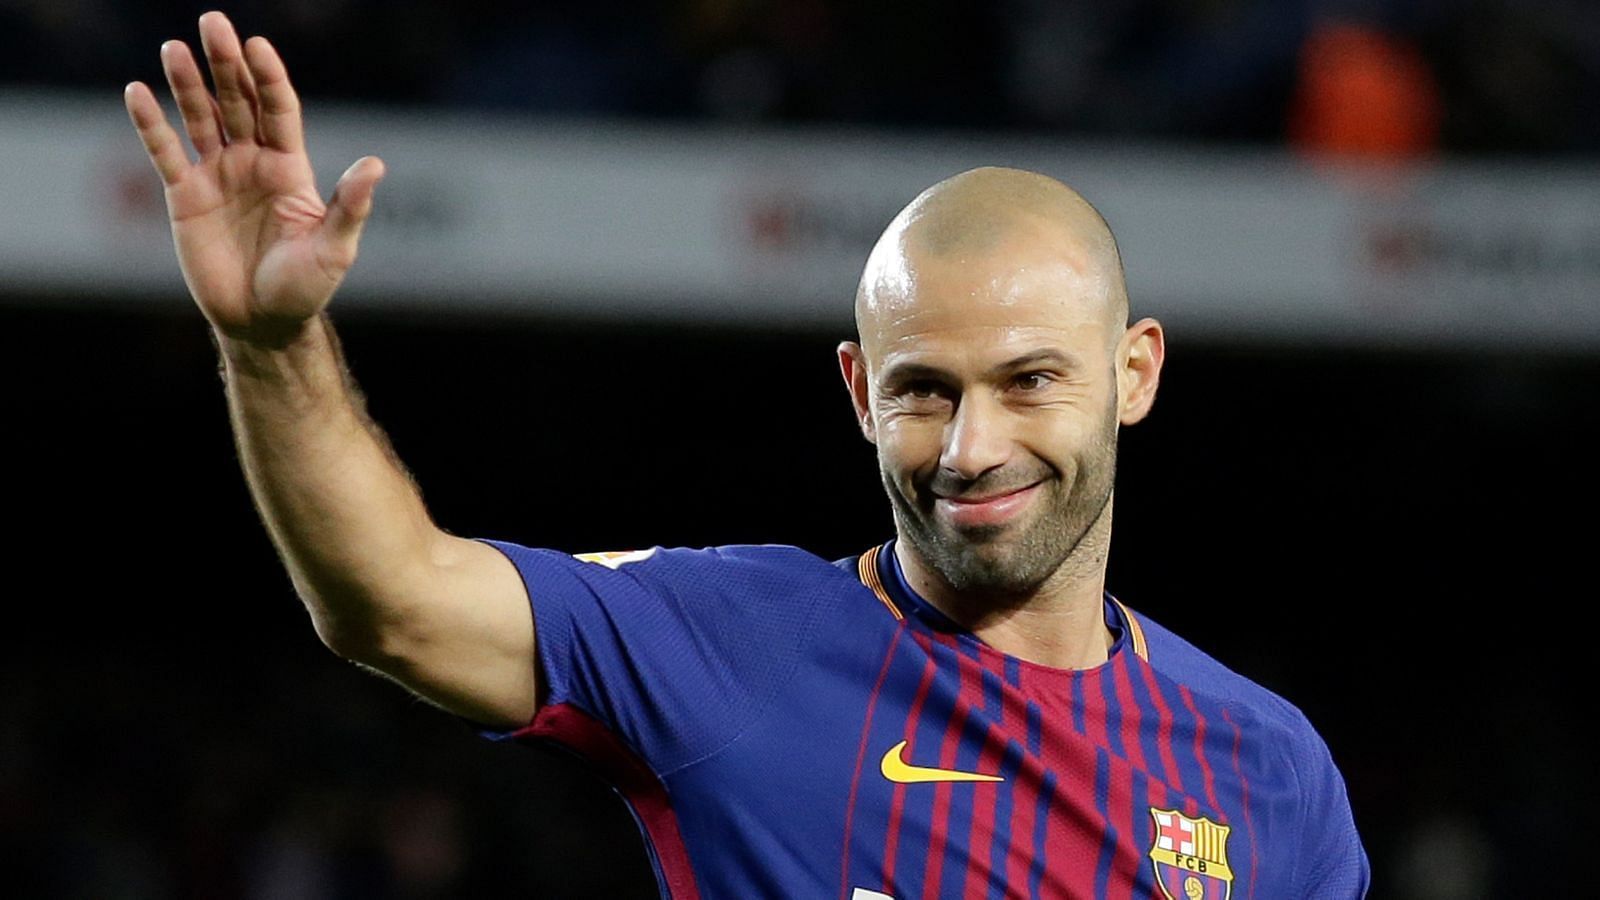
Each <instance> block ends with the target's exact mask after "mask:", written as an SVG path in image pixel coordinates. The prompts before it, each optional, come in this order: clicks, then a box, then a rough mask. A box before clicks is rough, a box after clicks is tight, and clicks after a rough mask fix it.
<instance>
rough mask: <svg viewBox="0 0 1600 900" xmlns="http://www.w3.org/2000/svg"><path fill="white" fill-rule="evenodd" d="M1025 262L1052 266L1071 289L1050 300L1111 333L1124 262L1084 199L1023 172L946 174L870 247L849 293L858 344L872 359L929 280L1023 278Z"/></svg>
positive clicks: (1121, 302)
mask: <svg viewBox="0 0 1600 900" xmlns="http://www.w3.org/2000/svg"><path fill="white" fill-rule="evenodd" d="M1030 267H1031V268H1032V270H1033V271H1034V272H1039V271H1041V270H1044V269H1047V268H1051V267H1055V268H1056V269H1058V270H1059V273H1060V274H1061V275H1062V276H1063V277H1066V278H1067V279H1068V280H1070V281H1073V282H1074V284H1075V286H1076V288H1078V289H1077V290H1073V291H1071V294H1072V296H1071V297H1070V298H1067V297H1065V296H1062V297H1056V298H1055V299H1057V300H1070V301H1071V302H1073V303H1078V304H1095V305H1096V306H1097V309H1098V312H1099V313H1100V314H1101V315H1103V316H1104V317H1105V321H1106V322H1107V323H1108V325H1111V326H1115V327H1112V328H1110V329H1109V330H1110V331H1112V332H1114V333H1118V334H1120V326H1124V325H1126V323H1127V318H1128V294H1127V287H1126V285H1125V284H1124V281H1123V272H1122V259H1121V256H1120V255H1119V253H1118V251H1117V244H1116V240H1115V238H1113V237H1112V235H1111V229H1110V228H1109V227H1108V226H1107V224H1106V221H1105V219H1104V218H1103V217H1102V216H1101V215H1100V213H1099V212H1098V211H1097V210H1096V209H1095V208H1094V207H1093V206H1091V205H1090V204H1089V202H1088V201H1087V200H1085V199H1083V197H1082V196H1080V195H1079V194H1078V193H1077V192H1076V191H1074V190H1073V189H1072V188H1069V187H1067V186H1066V185H1065V184H1062V183H1061V182H1059V181H1057V180H1055V179H1054V178H1050V177H1048V176H1045V175H1040V174H1038V173H1037V172H1028V171H1024V170H1021V169H1007V168H997V167H986V168H981V169H971V170H969V171H966V172H962V173H961V174H959V175H954V176H951V177H950V178H947V179H945V180H944V181H941V182H939V183H938V184H935V185H934V186H933V187H930V188H928V189H927V190H925V191H923V192H922V193H921V194H920V195H918V196H917V198H916V199H915V200H912V201H911V203H910V204H908V205H907V206H906V207H905V209H902V210H901V211H900V213H899V214H898V215H896V216H895V217H894V219H893V221H891V222H890V223H889V227H888V228H886V229H885V230H884V233H883V236H882V237H880V238H879V239H878V243H877V245H876V246H875V247H874V248H873V250H872V254H871V256H870V257H869V258H868V260H867V265H866V268H865V270H864V271H863V272H862V275H861V282H860V284H859V286H858V287H857V289H856V305H855V315H856V328H857V331H858V333H859V334H860V335H861V344H862V347H863V349H865V350H866V351H867V354H868V356H869V358H870V357H871V356H873V351H874V349H875V347H876V346H877V345H878V344H879V339H880V337H881V335H882V332H883V330H884V328H885V327H886V326H887V325H889V324H891V323H893V322H898V321H903V320H904V319H905V317H906V316H907V315H908V314H910V313H911V312H913V311H914V309H915V307H916V305H917V304H918V303H919V302H923V298H925V297H926V292H925V291H923V290H922V288H923V287H924V283H925V282H927V281H928V280H929V279H934V278H946V279H948V278H949V277H951V276H953V275H956V274H957V273H963V272H966V273H974V272H982V271H988V272H989V273H990V274H992V275H993V276H994V277H995V278H1002V277H1004V276H1005V275H1006V274H1007V273H1010V274H1013V275H1016V276H1018V277H1022V276H1026V275H1028V274H1029V271H1028V270H1029V269H1030ZM968 293H970V294H972V297H971V302H972V303H974V304H976V303H980V302H984V297H980V296H979V294H981V293H983V292H981V291H971V292H968ZM992 294H993V292H990V295H992ZM1002 294H1003V292H1002ZM986 296H988V295H986ZM991 299H992V296H991ZM945 302H946V305H949V296H948V293H946V299H945ZM957 302H960V301H959V300H958V301H957Z"/></svg>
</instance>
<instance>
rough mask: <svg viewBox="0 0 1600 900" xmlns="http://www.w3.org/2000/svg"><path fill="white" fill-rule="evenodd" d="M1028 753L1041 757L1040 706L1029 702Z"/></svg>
mask: <svg viewBox="0 0 1600 900" xmlns="http://www.w3.org/2000/svg"><path fill="white" fill-rule="evenodd" d="M1027 713H1028V715H1027V719H1028V752H1029V753H1032V754H1033V755H1034V756H1038V755H1039V704H1037V703H1035V702H1033V701H1032V700H1029V701H1028V706H1027Z"/></svg>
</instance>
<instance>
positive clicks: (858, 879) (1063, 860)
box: [483, 541, 1369, 900]
mask: <svg viewBox="0 0 1600 900" xmlns="http://www.w3.org/2000/svg"><path fill="white" fill-rule="evenodd" d="M487 543H490V544H491V545H492V546H495V547H497V548H499V549H500V550H501V551H502V552H504V553H505V554H506V555H507V557H509V558H510V559H511V561H512V562H513V563H514V564H515V565H516V566H517V568H518V570H519V571H520V572H521V573H522V576H523V579H524V582H525V584H526V585H527V587H528V594H529V597H530V600H531V604H532V609H533V615H534V620H535V624H536V630H537V635H538V640H537V646H538V651H537V652H538V657H539V665H540V677H541V678H542V679H543V684H544V686H545V691H546V702H545V704H544V706H543V707H542V708H541V709H540V711H539V713H538V714H537V715H536V717H535V719H534V721H533V722H531V723H530V724H528V725H527V726H526V727H524V728H521V729H517V730H515V731H509V732H495V731H490V730H484V731H483V733H484V734H485V736H487V737H491V738H494V739H516V740H550V741H555V742H558V743H560V744H563V745H565V746H567V747H568V748H570V749H573V750H576V751H577V752H579V753H580V754H582V755H584V756H586V757H588V758H589V759H590V760H592V761H593V762H595V763H596V764H597V765H598V766H600V767H601V768H602V770H603V772H604V773H605V774H606V775H607V776H608V777H609V778H610V779H611V781H612V782H613V783H614V784H616V785H617V787H618V788H619V790H620V791H621V792H622V793H623V795H624V797H625V798H626V799H627V800H628V801H629V803H630V805H631V806H632V808H633V810H634V812H635V815H636V818H637V819H638V821H639V822H640V824H641V827H642V829H643V830H644V832H645V838H646V840H645V843H646V845H647V847H649V849H650V852H651V859H652V864H653V865H654V867H655V871H656V873H657V876H658V880H659V884H660V886H661V891H662V896H664V897H669V898H672V900H683V898H695V897H706V898H723V897H728V898H745V897H825V896H829V895H833V896H836V897H840V898H845V900H881V898H884V897H888V898H895V900H912V898H1069V897H1070V898H1079V897H1082V898H1116V900H1121V898H1141V900H1143V898H1150V900H1161V898H1167V900H1222V898H1263V900H1278V898H1341V900H1342V898H1355V897H1361V896H1364V895H1365V892H1366V888H1367V883H1368V880H1369V868H1368V863H1367V858H1366V854H1365V852H1364V851H1363V850H1362V847H1361V843H1360V840H1359V838H1358V836H1357V834H1356V830H1355V826H1354V823H1353V821H1352V817H1351V813H1350V807H1349V802H1348V799H1347V797H1346V793H1345V787H1344V782H1343V779H1342V778H1341V777H1340V775H1339V772H1338V770H1337V768H1336V767H1335V766H1334V763H1333V761H1332V758H1331V756H1330V755H1329V752H1328V749H1327V746H1326V745H1325V743H1324V742H1323V741H1322V739H1321V738H1320V737H1319V736H1318V735H1317V733H1316V731H1315V730H1314V729H1313V728H1312V727H1311V725H1310V723H1309V722H1307V720H1306V718H1305V717H1304V716H1303V715H1302V714H1301V713H1300V711H1299V710H1297V709H1295V707H1293V706H1292V705H1290V704H1289V703H1288V702H1286V701H1284V700H1283V699H1281V698H1280V697H1278V696H1277V695H1275V694H1273V693H1271V692H1270V691H1268V690H1266V689H1265V688H1262V687H1260V686H1258V685H1256V684H1254V683H1253V682H1251V681H1249V680H1247V679H1245V678H1244V677H1242V676H1240V675H1237V674H1235V673H1233V672H1232V671H1230V670H1228V669H1227V668H1225V667H1224V666H1222V665H1221V664H1220V663H1217V662H1216V661H1215V660H1213V659H1211V658H1210V657H1208V656H1206V655H1205V654H1204V653H1201V652H1200V651H1199V650H1197V649H1195V648H1194V647H1193V646H1191V645H1190V644H1188V643H1187V642H1185V641H1183V640H1182V639H1181V638H1178V637H1177V636H1175V635H1173V634H1172V633H1171V632H1169V631H1167V630H1166V629H1164V628H1162V627H1161V626H1160V625H1157V624H1156V623H1155V622H1152V621H1151V620H1150V619H1149V618H1148V617H1146V616H1144V615H1143V614H1142V613H1135V612H1133V611H1132V610H1130V609H1128V608H1127V607H1126V606H1124V605H1123V604H1122V603H1121V602H1120V601H1118V600H1117V599H1116V598H1114V597H1112V596H1110V595H1109V594H1108V595H1107V596H1106V598H1105V602H1104V609H1105V617H1106V624H1107V626H1108V628H1109V629H1110V630H1111V632H1112V634H1113V635H1114V638H1115V640H1114V643H1113V645H1112V647H1111V650H1110V654H1109V659H1108V660H1107V662H1105V663H1104V664H1102V665H1100V666H1097V667H1094V668H1090V669H1083V670H1064V669H1055V668H1050V667H1046V666H1041V665H1037V664H1034V663H1030V662H1027V661H1025V660H1021V659H1018V658H1016V657H1012V656H1007V655H1005V654H1003V653H1000V652H998V651H996V650H994V649H992V648H990V647H989V646H987V645H985V644H984V643H983V642H982V641H980V640H979V639H977V638H976V637H974V636H973V635H972V634H970V633H968V632H966V631H964V630H962V629H961V628H959V627H957V626H956V625H955V624H954V623H953V622H951V621H950V620H949V619H947V618H946V617H945V616H944V615H942V614H941V613H940V612H939V611H938V610H937V609H935V608H934V607H932V606H931V605H929V604H928V603H927V602H926V601H924V600H923V599H922V598H920V597H919V596H917V594H916V593H915V592H914V591H913V590H911V589H910V587H909V586H908V585H907V584H906V583H905V580H904V578H903V576H902V574H901V573H900V571H899V566H898V563H897V562H896V561H895V559H894V553H893V541H891V542H889V543H888V544H885V545H883V546H882V547H876V548H873V549H872V550H869V551H868V552H866V553H864V554H862V555H861V556H860V557H857V558H853V559H847V560H840V561H838V562H833V563H830V562H828V561H826V560H823V559H821V558H819V557H816V556H814V555H812V554H810V553H807V552H805V551H803V550H800V549H797V548H794V547H782V546H734V547H720V548H713V549H704V550H688V549H661V548H656V549H653V550H647V551H639V552H632V553H623V554H594V555H589V556H580V557H572V556H568V555H566V554H563V553H558V552H556V551H552V550H535V549H529V548H526V547H521V546H518V545H515V544H508V543H504V542H498V541H489V542H487Z"/></svg>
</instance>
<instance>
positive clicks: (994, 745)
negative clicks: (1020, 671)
mask: <svg viewBox="0 0 1600 900" xmlns="http://www.w3.org/2000/svg"><path fill="white" fill-rule="evenodd" d="M982 658H983V659H984V660H986V661H987V662H988V664H987V665H983V666H981V667H980V672H979V674H978V676H977V678H978V702H979V704H980V707H979V708H981V709H984V710H987V709H988V707H987V706H984V705H982V704H983V675H982V672H985V671H986V672H989V673H990V674H992V675H994V677H995V680H996V681H997V682H998V683H999V685H1000V694H1001V697H1002V700H1001V703H1000V721H998V722H990V723H989V725H988V727H987V728H986V729H985V731H984V736H983V749H982V750H980V751H979V752H978V771H979V772H998V771H999V770H1000V762H1001V760H1002V758H1003V757H1004V755H1005V747H1006V728H1007V725H1006V722H1007V719H1006V703H1005V701H1004V699H1003V698H1004V696H1005V695H1006V694H1007V693H1009V692H1010V691H1009V688H1010V686H1009V685H1007V684H1006V677H1005V659H1004V657H1001V656H1000V655H999V654H996V653H987V652H985V653H983V654H982ZM1024 739H1026V738H1024ZM994 787H995V790H986V791H979V792H978V793H977V795H976V797H975V798H974V799H973V802H972V841H971V846H970V848H969V852H968V854H967V878H966V881H965V882H963V884H962V886H961V896H963V897H981V896H983V894H984V891H986V890H987V889H988V886H989V853H990V851H991V850H992V849H993V847H994V831H995V827H994V812H995V802H996V800H997V798H998V797H999V796H1000V791H999V788H1000V785H998V784H996V785H995V786H994ZM1015 808H1016V807H1014V806H1013V807H1012V809H1015Z"/></svg>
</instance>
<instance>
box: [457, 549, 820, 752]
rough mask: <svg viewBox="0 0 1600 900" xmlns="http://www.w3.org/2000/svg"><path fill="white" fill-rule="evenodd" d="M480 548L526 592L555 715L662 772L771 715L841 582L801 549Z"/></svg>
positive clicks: (498, 734)
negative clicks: (509, 566) (573, 551)
mask: <svg viewBox="0 0 1600 900" xmlns="http://www.w3.org/2000/svg"><path fill="white" fill-rule="evenodd" d="M483 542H484V543H486V544H489V545H490V546H492V547H495V548H496V549H498V550H500V551H501V552H502V553H504V554H505V555H506V556H507V557H508V558H509V559H510V560H511V562H512V563H513V564H514V565H515V566H516V567H517V571H518V572H519V573H520V574H521V575H522V579H523V584H524V585H525V586H526V588H527V590H528V597H529V602H530V603H531V605H532V612H533V618H534V629H535V646H536V648H537V650H536V652H537V654H538V657H539V665H540V677H541V678H542V679H543V685H544V691H545V701H544V708H546V709H548V708H550V707H552V706H558V705H570V706H574V707H577V708H578V709H579V710H581V711H582V712H583V713H585V714H586V715H587V716H589V717H590V718H593V719H595V720H598V721H599V723H600V724H602V725H604V726H605V727H606V728H607V729H609V730H610V731H611V732H612V733H613V734H614V735H615V736H616V737H618V738H621V739H622V740H623V741H624V742H626V744H627V745H628V746H629V747H630V748H631V749H632V750H633V751H634V752H635V753H636V754H638V755H639V756H640V757H641V758H642V759H643V761H644V762H645V763H646V764H648V765H649V766H650V768H651V769H652V770H654V771H655V772H656V773H657V774H658V775H665V774H667V773H669V772H671V771H673V770H675V769H678V768H681V767H683V766H686V765H689V764H691V763H694V762H696V761H698V760H700V759H703V758H705V757H706V756H709V755H711V754H713V753H715V752H716V751H717V750H719V749H721V748H722V747H723V746H726V745H727V744H728V743H730V742H731V741H733V740H734V739H735V738H736V737H738V735H739V734H740V733H741V732H742V730H743V729H744V728H746V727H747V726H748V725H749V723H750V722H751V721H753V720H754V719H755V718H756V717H757V716H758V715H759V714H760V712H761V711H762V709H763V708H764V707H765V705H766V704H767V703H768V702H770V701H771V699H772V698H773V697H774V695H775V694H776V692H777V691H778V690H779V689H780V688H781V687H782V686H783V684H784V682H785V680H786V679H787V678H788V677H789V675H790V674H792V672H793V670H794V667H795V665H796V663H797V661H798V659H799V657H800V654H801V653H802V652H803V649H804V647H805V645H806V643H807V642H808V641H809V639H810V636H811V632H812V630H813V628H814V627H815V623H816V621H817V616H818V613H819V609H820V607H821V606H823V605H824V604H826V603H827V602H828V597H829V594H830V591H829V587H830V584H831V582H832V581H833V580H835V579H836V578H838V577H841V574H842V573H840V572H839V570H838V569H836V568H835V567H833V566H832V565H830V564H829V563H827V562H825V561H823V560H821V559H819V558H818V557H815V556H812V555H811V554H809V553H807V552H805V551H803V550H800V549H798V548H794V547H782V546H737V547H719V548H708V549H663V548H660V547H656V548H653V549H650V550H643V551H633V552H627V553H609V554H585V555H581V556H571V555H568V554H566V553H561V552H559V551H555V550H546V549H533V548H529V547H523V546H520V545H517V544H512V543H506V542H503V541H493V540H484V541H483ZM832 593H834V594H837V590H836V589H835V590H833V591H832ZM479 731H480V734H483V736H485V737H488V738H491V739H501V738H504V737H507V736H509V735H511V734H514V733H516V732H496V731H492V730H489V729H482V728H480V729H479Z"/></svg>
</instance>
